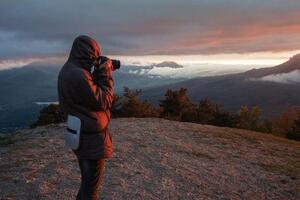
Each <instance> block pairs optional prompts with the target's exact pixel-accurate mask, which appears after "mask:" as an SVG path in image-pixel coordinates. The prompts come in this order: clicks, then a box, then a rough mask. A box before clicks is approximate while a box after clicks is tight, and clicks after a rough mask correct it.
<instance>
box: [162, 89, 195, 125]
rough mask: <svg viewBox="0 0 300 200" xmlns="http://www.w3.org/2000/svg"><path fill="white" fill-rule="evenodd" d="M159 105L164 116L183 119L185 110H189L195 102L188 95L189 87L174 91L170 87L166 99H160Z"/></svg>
mask: <svg viewBox="0 0 300 200" xmlns="http://www.w3.org/2000/svg"><path fill="white" fill-rule="evenodd" d="M159 106H160V107H161V109H162V113H161V115H162V116H163V117H167V118H174V119H178V120H181V117H182V114H183V112H185V111H188V110H189V109H190V108H191V107H192V106H193V104H192V103H191V101H190V98H189V97H188V95H187V89H186V88H180V89H179V90H174V91H173V90H171V89H168V90H167V92H166V93H165V99H164V100H161V101H160V104H159Z"/></svg>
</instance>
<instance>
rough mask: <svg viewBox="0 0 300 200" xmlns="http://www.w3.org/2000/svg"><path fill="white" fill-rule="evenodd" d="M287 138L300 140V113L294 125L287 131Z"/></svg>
mask: <svg viewBox="0 0 300 200" xmlns="http://www.w3.org/2000/svg"><path fill="white" fill-rule="evenodd" d="M285 137H286V138H288V139H292V140H298V141H300V115H299V117H298V119H297V120H295V121H294V124H293V127H292V128H291V129H290V130H289V131H288V132H287V133H286V135H285Z"/></svg>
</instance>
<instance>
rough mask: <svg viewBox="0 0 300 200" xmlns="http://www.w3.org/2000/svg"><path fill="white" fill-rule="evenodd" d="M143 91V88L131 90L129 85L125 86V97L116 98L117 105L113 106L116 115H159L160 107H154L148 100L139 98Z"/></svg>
mask: <svg viewBox="0 0 300 200" xmlns="http://www.w3.org/2000/svg"><path fill="white" fill-rule="evenodd" d="M141 92H142V91H141V90H130V89H129V88H128V87H125V88H124V96H123V99H120V98H119V99H116V100H115V106H113V108H114V109H113V112H114V116H116V117H158V116H159V112H158V109H156V108H154V107H152V106H151V104H150V103H149V102H148V101H146V100H144V101H141V100H140V99H139V95H140V94H141Z"/></svg>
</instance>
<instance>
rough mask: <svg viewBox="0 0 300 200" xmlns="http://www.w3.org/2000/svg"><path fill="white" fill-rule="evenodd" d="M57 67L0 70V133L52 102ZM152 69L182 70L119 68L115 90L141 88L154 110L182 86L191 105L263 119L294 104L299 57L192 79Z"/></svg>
mask: <svg viewBox="0 0 300 200" xmlns="http://www.w3.org/2000/svg"><path fill="white" fill-rule="evenodd" d="M168 65H170V66H168ZM60 68H61V66H57V65H47V64H41V63H33V64H29V65H27V66H24V67H22V68H15V69H8V70H1V71H0V94H1V98H0V132H7V131H11V130H15V129H19V128H23V127H26V126H28V125H29V124H31V123H32V122H34V121H35V119H36V117H37V114H38V111H39V110H40V109H41V108H42V107H43V106H44V105H43V102H57V88H56V82H57V74H58V72H59V70H60ZM153 69H164V70H165V71H164V72H166V70H168V69H171V70H183V71H184V70H185V68H184V67H183V66H181V65H178V64H177V63H175V62H170V61H168V62H163V63H159V64H156V65H154V64H152V65H149V66H138V65H135V66H133V65H128V66H123V67H121V69H120V70H118V71H116V72H114V73H113V75H114V79H115V91H116V92H117V93H119V94H120V93H122V89H123V87H124V86H128V87H129V88H132V89H133V88H136V89H139V88H141V89H143V96H142V98H146V99H148V100H150V102H151V103H153V104H155V105H157V104H158V102H159V100H161V99H163V98H164V97H163V96H164V93H165V91H166V90H167V89H169V88H170V89H177V88H180V87H185V88H187V89H188V92H189V95H190V97H191V99H192V100H193V101H194V102H197V101H199V100H200V99H201V98H204V97H208V98H210V99H211V100H213V101H215V102H217V103H220V104H223V105H224V107H225V109H227V110H229V111H232V112H235V111H237V110H238V109H239V107H240V106H241V105H248V106H253V105H257V106H259V107H260V108H261V109H262V113H263V115H264V116H274V115H276V114H278V113H279V112H280V111H281V110H282V109H284V108H285V107H287V106H291V105H299V104H300V103H299V102H300V94H299V88H300V73H299V70H300V55H295V56H294V57H292V58H291V59H290V60H289V61H287V62H285V63H283V64H281V65H278V66H275V67H270V68H260V69H252V70H249V71H246V72H242V73H236V74H227V75H219V76H210V77H197V78H192V79H189V78H188V77H187V78H178V77H176V78H175V77H172V76H162V75H159V74H153V73H151V70H153ZM37 102H38V103H37Z"/></svg>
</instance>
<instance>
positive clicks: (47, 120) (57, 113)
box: [30, 104, 67, 128]
mask: <svg viewBox="0 0 300 200" xmlns="http://www.w3.org/2000/svg"><path fill="white" fill-rule="evenodd" d="M66 120H67V114H65V113H63V112H62V111H61V109H60V107H59V105H55V104H50V105H48V106H46V107H44V108H43V109H42V110H41V111H40V113H39V116H38V119H37V121H36V122H34V123H33V124H31V125H30V127H31V128H34V127H37V126H44V125H47V124H53V123H61V122H65V121H66Z"/></svg>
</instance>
